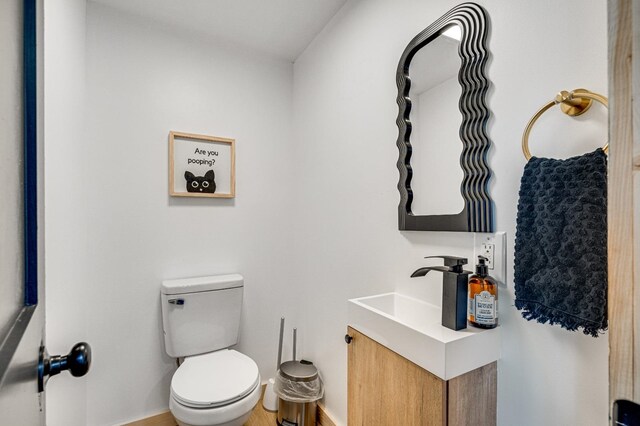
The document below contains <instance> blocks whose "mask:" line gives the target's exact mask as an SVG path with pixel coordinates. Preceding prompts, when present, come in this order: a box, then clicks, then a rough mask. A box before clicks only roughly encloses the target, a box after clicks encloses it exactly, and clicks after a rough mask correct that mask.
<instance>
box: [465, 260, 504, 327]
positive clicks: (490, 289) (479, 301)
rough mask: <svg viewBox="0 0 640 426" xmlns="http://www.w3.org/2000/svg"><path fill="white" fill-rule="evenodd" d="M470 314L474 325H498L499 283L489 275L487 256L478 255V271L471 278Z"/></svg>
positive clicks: (470, 321)
mask: <svg viewBox="0 0 640 426" xmlns="http://www.w3.org/2000/svg"><path fill="white" fill-rule="evenodd" d="M468 314H469V324H471V325H473V326H474V327H479V328H495V327H497V326H498V284H497V283H496V280H495V279H494V278H493V277H492V276H490V275H489V268H488V267H487V258H486V257H482V256H478V264H477V265H476V273H475V274H474V275H472V276H471V277H470V278H469V307H468Z"/></svg>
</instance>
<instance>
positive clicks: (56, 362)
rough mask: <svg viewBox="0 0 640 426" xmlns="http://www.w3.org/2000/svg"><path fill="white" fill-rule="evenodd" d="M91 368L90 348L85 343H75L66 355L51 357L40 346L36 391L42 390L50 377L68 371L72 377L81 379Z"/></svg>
mask: <svg viewBox="0 0 640 426" xmlns="http://www.w3.org/2000/svg"><path fill="white" fill-rule="evenodd" d="M90 366H91V346H89V344H88V343H86V342H80V343H76V344H75V345H74V346H73V348H71V351H70V352H69V353H68V354H67V355H64V356H62V355H53V356H49V353H48V352H47V350H46V349H45V347H44V346H40V362H39V363H38V391H39V392H42V391H43V390H44V385H45V384H46V382H47V380H49V378H50V377H51V376H55V375H56V374H60V372H61V371H65V370H69V373H71V375H72V376H74V377H82V376H84V375H85V374H87V372H88V371H89V367H90Z"/></svg>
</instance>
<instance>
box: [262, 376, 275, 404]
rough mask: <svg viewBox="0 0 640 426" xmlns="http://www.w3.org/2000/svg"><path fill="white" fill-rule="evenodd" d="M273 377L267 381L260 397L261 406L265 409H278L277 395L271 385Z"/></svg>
mask: <svg viewBox="0 0 640 426" xmlns="http://www.w3.org/2000/svg"><path fill="white" fill-rule="evenodd" d="M274 384H275V380H274V379H269V381H267V387H266V388H265V390H264V396H263V397H262V407H263V408H264V409H265V410H267V411H272V412H276V411H278V395H276V392H275V390H274V389H273V385H274Z"/></svg>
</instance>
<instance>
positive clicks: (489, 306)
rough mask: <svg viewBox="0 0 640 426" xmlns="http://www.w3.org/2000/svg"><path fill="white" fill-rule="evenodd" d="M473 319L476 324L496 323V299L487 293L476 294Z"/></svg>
mask: <svg viewBox="0 0 640 426" xmlns="http://www.w3.org/2000/svg"><path fill="white" fill-rule="evenodd" d="M473 305H474V306H473V312H474V313H475V315H474V317H475V320H476V322H477V323H478V324H483V325H493V324H495V323H496V318H497V314H498V312H497V306H496V298H495V296H494V295H493V294H491V293H489V292H488V291H482V292H480V293H478V294H476V297H475V298H474V303H473Z"/></svg>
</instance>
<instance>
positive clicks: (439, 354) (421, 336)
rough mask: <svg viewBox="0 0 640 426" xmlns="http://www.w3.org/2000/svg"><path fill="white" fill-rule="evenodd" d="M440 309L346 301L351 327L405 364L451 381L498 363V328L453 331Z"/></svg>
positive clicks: (395, 297) (405, 301)
mask: <svg viewBox="0 0 640 426" xmlns="http://www.w3.org/2000/svg"><path fill="white" fill-rule="evenodd" d="M441 312H442V311H441V309H440V307H439V306H436V305H432V304H430V303H426V302H423V301H421V300H418V299H415V298H413V297H409V296H404V295H402V294H399V293H385V294H378V295H375V296H368V297H360V298H357V299H350V300H349V313H348V319H349V325H350V326H351V327H352V328H355V329H356V330H358V331H359V332H361V333H363V334H366V335H367V336H368V337H370V338H371V339H373V340H375V341H376V342H378V343H380V344H381V345H383V346H385V347H387V348H389V349H391V350H392V351H394V352H396V353H397V354H399V355H401V356H403V357H404V358H407V359H408V360H409V361H411V362H413V363H415V364H417V365H419V366H420V367H422V368H424V369H425V370H427V371H429V372H431V373H433V374H435V375H436V376H438V377H440V378H441V379H443V380H449V379H452V378H454V377H456V376H459V375H461V374H464V373H467V372H469V371H472V370H475V369H476V368H479V367H482V366H483V365H486V364H489V363H491V362H493V361H496V360H497V359H498V358H500V327H496V328H494V329H490V330H484V329H479V328H474V327H471V326H469V327H467V328H466V329H464V330H460V331H453V330H450V329H448V328H446V327H443V326H442V325H441Z"/></svg>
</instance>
